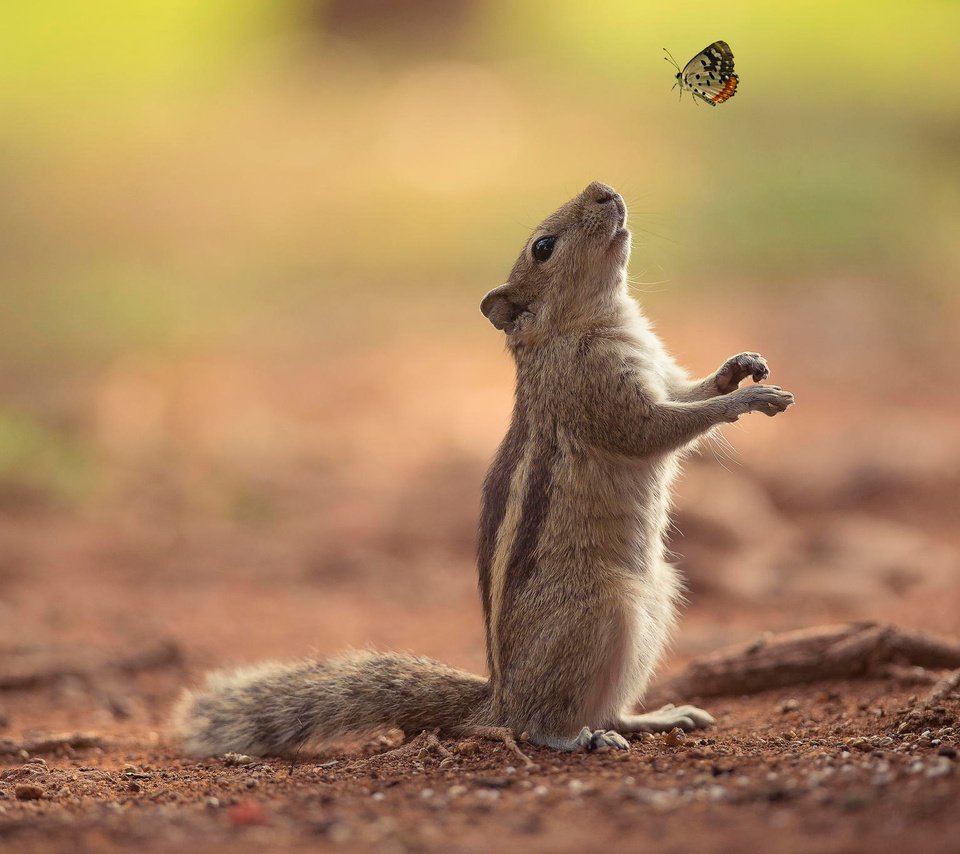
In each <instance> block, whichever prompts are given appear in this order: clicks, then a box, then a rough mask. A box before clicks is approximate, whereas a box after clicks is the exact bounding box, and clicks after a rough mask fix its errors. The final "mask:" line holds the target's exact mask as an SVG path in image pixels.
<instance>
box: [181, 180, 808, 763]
mask: <svg viewBox="0 0 960 854" xmlns="http://www.w3.org/2000/svg"><path fill="white" fill-rule="evenodd" d="M626 216H627V211H626V206H625V205H624V202H623V199H622V198H621V197H620V195H619V194H618V193H617V192H615V191H614V190H613V189H611V188H610V187H608V186H606V185H604V184H601V183H592V184H590V185H589V186H588V187H587V188H586V189H585V190H584V191H583V192H582V193H580V194H579V195H578V196H576V197H575V198H574V199H572V200H571V201H569V202H567V204H565V205H563V207H561V208H560V209H559V210H558V211H556V213H554V214H552V215H551V216H550V217H548V218H547V219H546V220H544V222H543V223H542V224H541V225H540V226H539V227H538V228H537V229H536V230H535V231H534V233H533V235H532V236H531V237H530V239H529V240H528V241H527V243H526V245H525V246H524V248H523V251H522V252H521V254H520V257H519V258H518V259H517V261H516V263H515V264H514V266H513V270H512V271H511V273H510V277H509V279H508V281H507V283H506V284H504V285H501V286H500V287H498V288H495V289H494V290H492V291H490V292H489V293H488V294H487V295H486V296H485V297H484V298H483V301H482V302H481V304H480V309H481V311H482V312H483V314H484V315H485V316H486V317H487V319H488V320H489V321H490V322H491V323H492V324H493V325H494V326H495V327H496V328H497V329H499V330H502V331H503V332H504V333H505V334H506V343H507V347H508V349H509V350H510V352H511V353H512V355H513V358H514V360H515V362H516V376H517V383H516V397H515V404H514V409H513V416H512V420H511V423H510V428H509V430H508V432H507V435H506V437H505V438H504V440H503V442H502V444H501V445H500V448H499V450H498V451H497V454H496V458H495V460H494V462H493V465H492V466H491V467H490V470H489V472H488V474H487V477H486V481H485V483H484V487H483V503H482V511H481V519H480V526H479V543H478V565H479V581H480V594H481V599H482V603H483V615H484V621H485V627H486V639H487V660H488V667H489V672H490V676H489V678H487V679H485V678H483V677H481V676H475V675H473V674H471V673H467V672H464V671H461V670H457V669H454V668H452V667H448V666H446V665H444V664H440V663H438V662H435V661H432V660H430V659H426V658H418V657H414V656H408V655H400V654H396V653H374V652H354V653H350V654H347V655H344V656H341V657H339V658H333V659H328V660H303V661H294V662H288V663H276V662H273V663H266V664H260V665H257V666H254V667H249V668H245V669H241V670H237V671H235V672H221V673H214V674H212V675H210V676H209V677H208V680H207V683H206V685H205V687H204V688H203V689H202V690H200V691H199V692H197V693H187V694H186V696H185V697H184V699H183V700H182V701H181V704H180V706H179V708H178V710H177V712H176V721H177V727H178V729H179V731H180V734H181V736H182V738H183V742H184V745H185V747H186V749H187V750H188V751H189V752H190V753H192V754H197V755H213V754H222V753H224V752H227V751H236V752H239V753H247V754H254V755H269V754H286V753H290V752H291V751H293V750H296V749H298V748H299V747H301V746H302V745H303V744H305V743H306V742H309V741H314V740H319V739H328V738H333V737H336V736H340V735H344V734H347V733H364V732H369V731H372V730H375V729H378V728H382V727H397V728H399V729H401V730H403V731H404V732H405V733H407V734H416V733H418V732H420V731H422V730H432V731H436V732H438V733H439V734H441V735H452V736H461V735H468V734H471V733H474V734H479V735H486V736H492V737H503V738H504V740H505V741H507V743H508V745H509V744H510V743H511V741H512V737H513V736H515V735H520V734H523V736H524V737H525V738H526V739H527V740H529V742H531V743H533V744H536V745H544V746H547V747H550V748H554V749H556V750H567V751H569V750H575V749H578V748H586V749H597V748H613V749H627V748H628V743H627V741H626V739H625V738H624V734H627V733H631V732H638V731H662V730H669V729H672V728H673V727H681V728H682V729H685V730H689V729H695V728H698V727H705V726H709V725H710V724H711V723H713V718H712V717H711V716H710V715H709V714H708V713H707V712H705V711H703V710H701V709H698V708H696V707H694V706H680V707H673V706H665V707H664V708H662V709H660V710H658V711H655V712H649V713H646V714H632V713H631V712H632V709H633V707H634V705H635V704H636V703H637V702H638V701H639V700H640V699H641V697H642V695H643V693H644V690H645V688H646V686H647V683H648V682H649V680H650V678H651V675H652V673H653V670H654V667H655V666H656V664H657V662H658V660H659V659H660V657H661V655H662V653H663V651H664V648H665V646H666V644H667V641H668V636H669V634H670V632H671V629H672V627H673V624H674V619H675V611H676V602H677V599H678V596H679V590H680V586H681V584H680V581H679V578H678V576H677V573H676V571H675V570H674V568H673V567H672V566H671V565H670V564H669V563H668V562H667V561H666V559H665V557H664V536H665V533H666V530H667V525H668V513H669V508H670V486H671V482H672V481H673V479H674V477H675V476H676V474H677V471H678V467H679V463H680V459H681V457H682V456H683V454H684V452H685V451H687V450H689V449H690V448H691V447H692V446H693V445H694V444H695V443H696V440H697V439H698V437H701V436H703V435H704V434H705V433H707V432H708V431H710V430H711V429H712V428H714V427H716V426H717V425H720V424H724V423H727V422H732V421H736V420H737V419H738V418H739V417H740V416H741V415H745V414H747V413H749V412H762V413H764V414H766V415H771V416H772V415H775V414H777V413H779V412H782V411H784V410H785V409H786V408H787V407H788V406H790V405H791V404H792V403H793V396H792V395H791V394H790V393H788V392H786V391H783V390H781V389H780V388H779V387H777V386H769V385H750V386H746V387H743V388H738V386H739V384H740V382H741V381H743V380H745V379H747V378H752V379H753V380H754V382H755V383H760V382H761V381H762V380H764V379H766V378H767V376H768V369H767V363H766V361H765V360H764V359H763V358H762V357H761V356H760V355H759V354H757V353H741V354H739V355H737V356H733V357H732V358H730V359H727V361H726V362H724V363H723V365H722V366H721V367H720V368H719V369H718V370H717V371H716V372H715V373H713V374H711V375H710V376H708V377H706V378H704V379H701V380H690V379H689V378H688V376H687V374H686V373H685V372H684V371H683V370H682V369H681V368H680V367H679V366H678V365H677V364H676V362H674V360H673V359H672V358H671V357H670V356H669V355H668V354H667V352H666V350H665V349H664V346H663V344H662V343H661V342H660V340H659V339H658V338H657V337H656V336H655V335H654V333H653V332H652V331H651V329H650V326H649V324H648V323H647V321H646V320H645V319H644V317H643V315H642V314H641V313H640V310H639V307H638V306H637V304H636V302H635V301H634V300H633V299H632V298H631V297H630V296H629V295H628V291H627V280H626V266H627V260H628V258H629V256H630V240H631V238H630V232H629V230H628V229H627V227H626ZM514 746H515V743H514Z"/></svg>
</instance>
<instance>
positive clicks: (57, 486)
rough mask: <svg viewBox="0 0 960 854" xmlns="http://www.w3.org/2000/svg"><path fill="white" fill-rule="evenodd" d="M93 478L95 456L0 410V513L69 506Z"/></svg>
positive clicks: (71, 439) (66, 437)
mask: <svg viewBox="0 0 960 854" xmlns="http://www.w3.org/2000/svg"><path fill="white" fill-rule="evenodd" d="M96 477H97V464H96V460H95V454H94V453H93V452H92V450H91V449H90V448H89V447H87V446H86V445H85V443H83V442H82V441H80V440H79V439H77V438H76V437H75V436H73V435H71V433H70V432H69V431H67V430H64V429H57V428H55V427H53V426H51V425H50V424H46V423H44V422H42V421H39V420H37V419H33V418H30V417H29V416H26V415H24V414H23V413H20V412H12V411H9V410H3V409H0V508H4V509H14V508H17V509H24V508H28V509H36V508H60V507H72V506H75V505H77V504H80V503H82V502H83V501H84V500H85V499H86V498H87V497H88V496H89V495H90V494H91V491H92V490H93V488H94V486H95V483H96Z"/></svg>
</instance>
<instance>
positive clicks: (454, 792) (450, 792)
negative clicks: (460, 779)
mask: <svg viewBox="0 0 960 854" xmlns="http://www.w3.org/2000/svg"><path fill="white" fill-rule="evenodd" d="M466 793H467V787H466V786H462V785H460V784H459V783H457V785H456V786H451V787H450V788H449V789H447V797H449V798H459V797H460V796H461V795H465V794H466Z"/></svg>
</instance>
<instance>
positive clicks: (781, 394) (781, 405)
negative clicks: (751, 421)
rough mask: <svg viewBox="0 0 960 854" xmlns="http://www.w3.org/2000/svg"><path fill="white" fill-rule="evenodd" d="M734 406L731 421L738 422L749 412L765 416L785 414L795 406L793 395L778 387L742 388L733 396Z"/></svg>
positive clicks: (758, 386) (757, 386)
mask: <svg viewBox="0 0 960 854" xmlns="http://www.w3.org/2000/svg"><path fill="white" fill-rule="evenodd" d="M730 402H731V403H732V404H733V405H732V406H731V410H730V416H731V417H730V418H729V420H730V421H736V420H737V418H739V417H740V416H741V415H746V414H747V413H748V412H762V413H763V414H764V415H770V416H773V415H776V414H777V413H778V412H783V411H784V410H785V409H786V408H787V407H788V406H793V404H794V399H793V395H792V394H790V392H789V391H784V390H783V389H782V388H780V386H778V385H755V386H750V388H741V389H738V390H737V392H736V393H735V394H733V395H731V401H730Z"/></svg>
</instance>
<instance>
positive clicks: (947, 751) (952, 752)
mask: <svg viewBox="0 0 960 854" xmlns="http://www.w3.org/2000/svg"><path fill="white" fill-rule="evenodd" d="M937 755H938V756H946V757H947V759H956V758H957V749H956V748H955V747H950V745H948V744H945V745H943V746H942V747H941V748H940V749H939V750H938V751H937Z"/></svg>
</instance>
